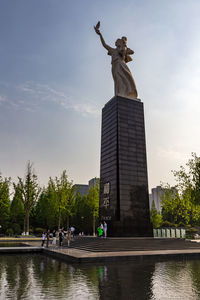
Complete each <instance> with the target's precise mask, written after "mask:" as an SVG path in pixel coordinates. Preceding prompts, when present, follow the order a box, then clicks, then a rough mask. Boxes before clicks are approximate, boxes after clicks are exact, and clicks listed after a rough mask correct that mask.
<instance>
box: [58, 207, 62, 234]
mask: <svg viewBox="0 0 200 300" xmlns="http://www.w3.org/2000/svg"><path fill="white" fill-rule="evenodd" d="M60 217H61V211H60V208H59V214H58V230H59V229H60Z"/></svg>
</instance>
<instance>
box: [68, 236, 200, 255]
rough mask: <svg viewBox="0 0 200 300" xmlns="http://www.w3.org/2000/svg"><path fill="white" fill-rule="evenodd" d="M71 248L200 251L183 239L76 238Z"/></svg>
mask: <svg viewBox="0 0 200 300" xmlns="http://www.w3.org/2000/svg"><path fill="white" fill-rule="evenodd" d="M65 245H66V242H64V244H63V246H65ZM71 247H72V248H75V249H80V250H85V251H92V252H108V251H109V252H112V251H145V250H146V251H147V250H173V249H177V250H179V249H180V250H181V249H200V244H199V243H194V242H191V241H188V240H183V239H157V238H156V239H154V238H146V239H145V238H106V239H104V238H94V237H75V238H74V239H72V240H71Z"/></svg>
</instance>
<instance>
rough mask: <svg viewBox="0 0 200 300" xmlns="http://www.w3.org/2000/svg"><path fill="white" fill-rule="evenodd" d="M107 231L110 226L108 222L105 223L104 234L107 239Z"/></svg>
mask: <svg viewBox="0 0 200 300" xmlns="http://www.w3.org/2000/svg"><path fill="white" fill-rule="evenodd" d="M107 229H108V225H107V223H106V221H104V222H103V233H104V238H107Z"/></svg>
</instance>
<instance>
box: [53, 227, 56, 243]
mask: <svg viewBox="0 0 200 300" xmlns="http://www.w3.org/2000/svg"><path fill="white" fill-rule="evenodd" d="M52 245H53V246H56V231H55V229H54V231H53V242H52Z"/></svg>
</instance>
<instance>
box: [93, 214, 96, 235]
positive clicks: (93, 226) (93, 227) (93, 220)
mask: <svg viewBox="0 0 200 300" xmlns="http://www.w3.org/2000/svg"><path fill="white" fill-rule="evenodd" d="M95 235H96V233H95V214H93V236H95Z"/></svg>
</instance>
